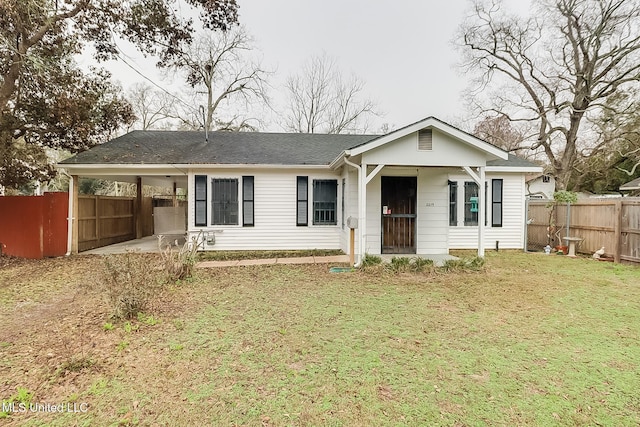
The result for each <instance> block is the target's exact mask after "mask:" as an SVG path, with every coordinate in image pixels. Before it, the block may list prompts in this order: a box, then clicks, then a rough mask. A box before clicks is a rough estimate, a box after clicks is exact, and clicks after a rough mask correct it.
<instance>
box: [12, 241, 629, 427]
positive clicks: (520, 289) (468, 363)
mask: <svg viewBox="0 0 640 427" xmlns="http://www.w3.org/2000/svg"><path fill="white" fill-rule="evenodd" d="M141 256H143V255H141ZM144 256H149V255H144ZM0 266H1V267H0V399H1V400H3V401H4V403H5V408H4V409H5V410H4V412H0V418H1V417H4V419H2V420H0V423H2V424H5V425H7V424H8V425H53V426H68V425H92V426H93V425H144V426H146V425H192V426H199V425H247V426H282V425H287V426H289V425H293V426H298V425H304V426H319V425H320V426H322V425H326V426H360V425H361V426H369V425H394V426H398V425H416V426H418V425H420V426H421V425H436V426H437V425H442V426H482V425H486V426H495V425H504V426H513V425H519V426H524V425H531V426H537V425H562V426H574V425H615V426H625V425H628V426H635V425H638V424H640V393H639V392H638V390H639V389H640V367H639V366H638V361H639V360H640V268H639V267H633V266H622V265H614V264H612V263H605V262H596V261H592V260H590V259H577V260H572V259H568V258H566V257H562V256H554V255H552V256H545V255H541V254H523V253H519V252H499V253H495V252H490V253H488V254H487V264H486V267H485V268H484V270H482V271H480V272H457V273H453V272H447V273H445V272H443V271H437V272H432V271H431V272H428V273H416V274H414V273H400V274H398V273H391V272H385V271H383V269H381V268H378V269H376V268H373V269H371V270H369V271H363V272H355V273H333V274H332V273H329V272H328V266H326V265H295V266H284V265H268V266H256V267H234V268H220V269H209V270H197V272H196V277H195V278H194V279H193V280H191V281H186V282H181V283H179V284H177V285H171V286H168V287H167V288H166V290H165V291H164V292H163V293H161V294H159V295H158V297H157V298H156V299H155V300H154V301H153V304H152V306H151V307H150V308H149V310H148V311H147V313H146V314H145V315H142V316H139V317H138V318H137V319H134V320H131V321H129V322H125V321H120V322H113V321H111V320H110V319H109V309H108V307H107V306H106V305H105V303H104V300H103V298H102V297H103V292H102V291H101V290H100V288H99V286H97V283H98V278H99V276H100V274H101V273H100V272H101V270H102V266H103V261H102V259H101V258H100V257H97V256H76V257H72V258H69V259H52V260H44V261H4V262H2V263H0ZM8 403H14V408H15V409H16V411H15V412H13V413H12V412H11V411H9V410H7V409H8V408H9V405H8ZM21 403H22V404H23V405H24V407H26V408H27V411H26V412H24V413H21V412H20V411H18V410H17V409H18V408H20V404H21ZM28 403H34V404H51V405H57V404H61V403H66V404H67V405H66V406H64V409H66V410H76V412H64V413H58V412H56V413H52V412H50V411H49V412H47V411H44V410H41V411H37V412H31V411H29V405H28ZM0 409H2V408H0Z"/></svg>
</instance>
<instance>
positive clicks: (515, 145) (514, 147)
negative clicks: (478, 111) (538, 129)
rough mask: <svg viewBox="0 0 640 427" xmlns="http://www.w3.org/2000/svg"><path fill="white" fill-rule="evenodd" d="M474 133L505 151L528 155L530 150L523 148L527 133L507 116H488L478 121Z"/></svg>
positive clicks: (523, 155) (522, 155)
mask: <svg viewBox="0 0 640 427" xmlns="http://www.w3.org/2000/svg"><path fill="white" fill-rule="evenodd" d="M473 134H474V135H475V136H477V137H478V138H480V139H483V140H485V141H487V142H488V143H490V144H493V145H495V146H496V147H500V148H502V149H503V150H505V151H508V152H511V153H514V154H517V155H520V156H521V157H527V155H528V154H530V153H528V151H529V150H526V149H523V148H522V142H523V141H524V138H525V133H524V132H523V131H521V130H520V129H517V128H516V127H515V126H514V125H513V124H512V123H511V122H510V121H509V119H508V118H507V117H505V116H502V115H499V116H486V117H485V118H483V119H482V120H481V121H479V122H478V123H476V126H475V128H474V129H473Z"/></svg>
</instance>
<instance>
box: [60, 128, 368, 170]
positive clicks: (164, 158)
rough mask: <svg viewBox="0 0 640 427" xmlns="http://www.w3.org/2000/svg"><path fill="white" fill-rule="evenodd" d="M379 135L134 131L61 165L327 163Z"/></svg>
mask: <svg viewBox="0 0 640 427" xmlns="http://www.w3.org/2000/svg"><path fill="white" fill-rule="evenodd" d="M376 137H377V135H325V134H303V133H262V132H209V142H208V143H205V134H204V132H183V131H133V132H130V133H128V134H126V135H123V136H121V137H119V138H115V139H113V140H111V141H109V142H106V143H104V144H101V145H97V146H95V147H93V148H91V149H90V150H87V151H85V152H82V153H79V154H77V155H76V156H74V157H71V158H69V159H67V160H65V161H63V162H61V163H62V164H119V163H121V164H207V163H211V164H267V165H327V164H329V163H331V161H333V160H334V159H335V158H336V157H338V155H339V154H340V153H341V152H342V151H343V150H346V149H348V148H350V147H353V146H354V145H358V144H361V143H363V142H366V141H369V140H371V139H373V138H376Z"/></svg>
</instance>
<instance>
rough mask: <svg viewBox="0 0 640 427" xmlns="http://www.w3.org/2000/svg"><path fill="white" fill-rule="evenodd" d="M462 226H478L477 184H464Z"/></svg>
mask: <svg viewBox="0 0 640 427" xmlns="http://www.w3.org/2000/svg"><path fill="white" fill-rule="evenodd" d="M464 225H478V184H476V183H475V182H465V183H464Z"/></svg>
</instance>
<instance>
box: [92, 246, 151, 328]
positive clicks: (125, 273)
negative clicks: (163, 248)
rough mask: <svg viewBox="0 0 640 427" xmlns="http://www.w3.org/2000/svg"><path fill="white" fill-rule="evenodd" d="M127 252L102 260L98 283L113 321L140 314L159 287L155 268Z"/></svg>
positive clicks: (146, 259)
mask: <svg viewBox="0 0 640 427" xmlns="http://www.w3.org/2000/svg"><path fill="white" fill-rule="evenodd" d="M149 261H150V259H149V257H146V256H142V255H140V254H136V253H132V252H127V253H124V254H117V255H109V256H107V257H105V258H104V266H105V269H104V274H103V277H102V283H103V285H104V291H105V293H106V299H107V303H108V304H109V306H110V307H111V310H112V313H111V314H112V317H113V318H114V319H118V320H119V319H132V318H135V317H136V316H137V315H138V313H140V312H142V311H144V310H145V309H146V308H147V306H148V304H149V302H150V300H151V298H152V297H153V296H155V295H156V294H157V293H158V291H159V288H160V286H161V284H160V282H159V280H158V271H157V268H156V264H155V263H153V262H149Z"/></svg>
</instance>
